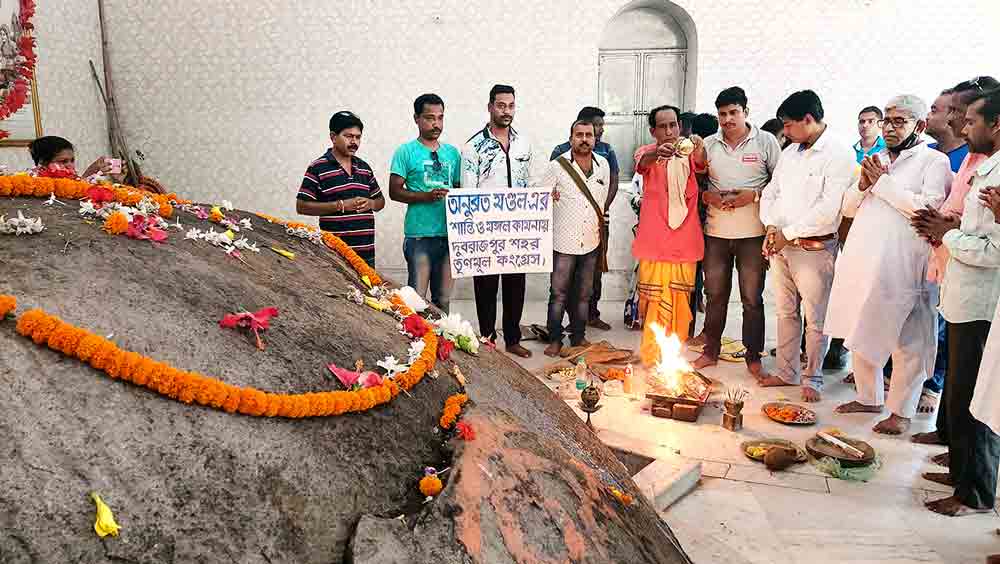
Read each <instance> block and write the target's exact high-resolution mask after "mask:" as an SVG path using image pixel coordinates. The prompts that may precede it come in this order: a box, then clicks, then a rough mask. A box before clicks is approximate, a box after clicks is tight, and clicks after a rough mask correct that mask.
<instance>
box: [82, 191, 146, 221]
mask: <svg viewBox="0 0 1000 564" xmlns="http://www.w3.org/2000/svg"><path fill="white" fill-rule="evenodd" d="M84 198H85V199H87V200H90V201H91V202H94V203H95V204H98V205H100V204H103V203H104V202H113V201H115V193H114V192H112V191H111V190H109V189H107V188H105V187H104V186H91V187H90V188H88V189H87V193H86V194H84ZM137 217H140V216H137Z"/></svg>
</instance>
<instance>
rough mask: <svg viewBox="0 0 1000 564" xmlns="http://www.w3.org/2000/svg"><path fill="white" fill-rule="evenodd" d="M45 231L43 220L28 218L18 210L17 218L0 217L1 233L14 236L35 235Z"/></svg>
mask: <svg viewBox="0 0 1000 564" xmlns="http://www.w3.org/2000/svg"><path fill="white" fill-rule="evenodd" d="M43 229H45V226H44V225H42V218H40V217H36V218H27V217H24V214H22V213H21V210H17V217H12V218H10V219H7V216H3V215H0V233H5V234H8V235H9V234H14V235H34V234H35V233H41V232H42V230H43Z"/></svg>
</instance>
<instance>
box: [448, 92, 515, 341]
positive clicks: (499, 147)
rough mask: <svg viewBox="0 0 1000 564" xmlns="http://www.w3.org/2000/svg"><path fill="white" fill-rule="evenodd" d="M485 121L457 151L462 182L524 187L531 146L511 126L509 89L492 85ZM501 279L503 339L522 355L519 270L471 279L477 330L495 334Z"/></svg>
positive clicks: (511, 94) (467, 185) (472, 185)
mask: <svg viewBox="0 0 1000 564" xmlns="http://www.w3.org/2000/svg"><path fill="white" fill-rule="evenodd" d="M486 109H487V110H488V111H489V112H490V122H489V123H488V124H486V126H485V127H483V128H482V129H481V130H479V131H478V132H477V133H476V134H475V135H473V136H472V138H471V139H469V141H468V143H466V144H465V148H464V150H463V151H462V186H464V187H465V188H501V187H507V188H527V187H528V180H529V177H530V170H531V144H530V143H529V142H528V140H527V138H526V137H524V136H523V135H521V134H520V133H518V132H517V131H515V130H514V128H513V127H511V123H513V121H514V88H513V87H511V86H507V85H505V84H497V85H495V86H494V87H493V88H492V89H490V101H489V103H488V104H487V105H486ZM501 281H502V282H503V298H502V299H503V340H504V344H505V345H506V349H507V352H509V353H511V354H515V355H517V356H519V357H522V358H528V357H530V356H531V351H529V350H528V349H526V348H524V347H523V346H522V345H521V314H522V313H523V312H524V286H525V275H524V273H523V272H511V273H505V274H487V275H482V276H476V277H475V278H474V279H473V289H474V290H475V293H476V314H477V315H478V316H479V332H480V334H482V336H484V337H486V338H487V339H489V340H490V341H495V340H496V337H497V329H496V323H497V292H498V291H499V290H500V283H501Z"/></svg>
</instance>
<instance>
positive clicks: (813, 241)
mask: <svg viewBox="0 0 1000 564" xmlns="http://www.w3.org/2000/svg"><path fill="white" fill-rule="evenodd" d="M836 238H837V234H836V233H830V234H829V235H817V236H815V237H799V238H797V239H795V240H794V241H792V242H791V245H794V246H796V247H798V248H800V249H802V250H803V251H822V250H823V249H825V248H826V244H825V242H826V241H832V240H834V239H836Z"/></svg>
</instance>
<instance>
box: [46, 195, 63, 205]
mask: <svg viewBox="0 0 1000 564" xmlns="http://www.w3.org/2000/svg"><path fill="white" fill-rule="evenodd" d="M52 204H59V205H60V206H65V205H66V204H64V203H62V202H60V201H59V200H57V199H56V193H55V192H53V193H52V194H50V195H49V199H48V200H45V201H44V202H42V205H43V206H51V205H52Z"/></svg>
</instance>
